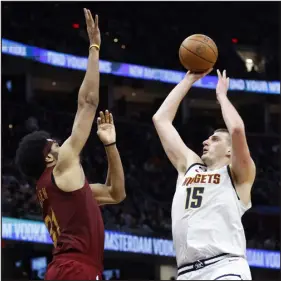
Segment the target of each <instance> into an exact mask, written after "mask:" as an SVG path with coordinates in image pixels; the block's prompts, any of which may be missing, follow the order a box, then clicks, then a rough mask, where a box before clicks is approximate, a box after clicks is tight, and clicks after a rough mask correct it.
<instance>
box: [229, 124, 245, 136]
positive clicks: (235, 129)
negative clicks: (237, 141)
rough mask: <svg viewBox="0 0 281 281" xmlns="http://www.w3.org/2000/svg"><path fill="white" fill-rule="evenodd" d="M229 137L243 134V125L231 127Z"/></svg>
mask: <svg viewBox="0 0 281 281" xmlns="http://www.w3.org/2000/svg"><path fill="white" fill-rule="evenodd" d="M230 134H231V136H238V135H243V134H245V126H244V124H243V123H238V124H235V126H233V128H232V129H231V131H230Z"/></svg>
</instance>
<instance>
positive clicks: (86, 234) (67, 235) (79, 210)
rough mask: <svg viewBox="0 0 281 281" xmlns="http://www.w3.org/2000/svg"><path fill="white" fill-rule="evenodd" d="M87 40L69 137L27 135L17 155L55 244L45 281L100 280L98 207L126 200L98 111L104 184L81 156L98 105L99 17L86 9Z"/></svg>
mask: <svg viewBox="0 0 281 281" xmlns="http://www.w3.org/2000/svg"><path fill="white" fill-rule="evenodd" d="M84 13H85V18H86V23H87V31H88V35H89V39H90V48H89V58H88V66H87V71H86V75H85V78H84V81H83V83H82V85H81V87H80V90H79V94H78V109H77V113H76V116H75V120H74V124H73V128H72V132H71V135H70V137H69V138H68V139H67V140H66V141H65V142H64V143H63V144H62V146H61V147H59V145H58V143H57V142H56V141H54V140H53V139H51V138H50V136H49V134H48V133H46V132H44V131H37V132H33V133H31V134H29V135H27V136H25V137H24V138H23V139H22V141H21V143H20V145H19V148H18V150H17V154H16V163H17V165H18V166H19V168H20V170H21V172H22V173H23V174H24V175H26V176H27V177H30V178H32V179H34V180H36V182H37V187H36V193H37V197H38V201H39V203H40V205H41V207H42V210H43V219H44V222H45V224H46V227H47V228H48V231H49V233H50V236H51V238H52V240H53V243H54V250H53V260H52V262H51V263H50V264H49V266H48V269H47V272H46V276H45V279H46V280H101V274H102V271H103V251H104V224H103V220H102V216H101V212H100V209H99V205H104V204H115V203H119V202H121V201H122V200H123V199H124V198H125V189H124V172H123V167H122V163H121V159H120V156H119V153H118V150H117V148H116V134H115V127H114V124H113V118H112V115H111V114H110V113H109V112H108V111H106V112H105V114H104V113H103V112H100V117H99V118H98V136H99V138H100V140H101V141H102V142H103V144H104V146H105V150H106V154H107V158H108V176H107V181H106V184H89V183H88V181H87V179H86V178H85V175H84V171H83V168H82V166H81V164H80V159H79V155H80V153H81V150H82V149H83V147H84V145H85V143H86V141H87V139H88V137H89V135H90V131H91V128H92V124H93V121H94V117H95V114H96V109H97V107H98V103H99V48H100V43H101V39H100V31H99V27H98V17H97V16H96V17H95V21H94V20H93V18H92V15H91V12H90V11H89V10H87V9H84Z"/></svg>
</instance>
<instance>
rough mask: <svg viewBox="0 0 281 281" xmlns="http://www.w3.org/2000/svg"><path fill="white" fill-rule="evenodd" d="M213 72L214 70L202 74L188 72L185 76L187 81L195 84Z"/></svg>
mask: <svg viewBox="0 0 281 281" xmlns="http://www.w3.org/2000/svg"><path fill="white" fill-rule="evenodd" d="M212 70H213V68H210V69H208V70H207V71H205V72H202V73H195V72H191V71H188V72H187V73H186V75H185V79H187V80H188V81H189V82H190V83H192V84H193V83H195V82H196V81H198V80H199V79H201V78H203V77H205V76H206V75H208V74H209V73H210V72H211V71H212Z"/></svg>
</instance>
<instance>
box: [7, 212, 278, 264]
mask: <svg viewBox="0 0 281 281" xmlns="http://www.w3.org/2000/svg"><path fill="white" fill-rule="evenodd" d="M2 238H3V239H7V240H15V241H25V242H33V243H42V244H52V240H51V238H50V236H49V233H48V231H47V228H46V227H45V224H44V223H43V222H40V221H32V220H24V219H15V218H9V217H3V218H2ZM105 250H106V251H115V252H127V253H135V254H146V255H154V256H162V257H175V252H174V248H173V242H172V240H165V239H160V238H154V237H147V236H139V235H131V234H129V233H122V232H117V231H108V230H106V231H105ZM247 259H248V262H249V264H250V266H252V267H259V268H268V269H280V252H278V251H266V250H257V249H247Z"/></svg>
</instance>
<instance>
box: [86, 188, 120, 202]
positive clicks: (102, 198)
mask: <svg viewBox="0 0 281 281" xmlns="http://www.w3.org/2000/svg"><path fill="white" fill-rule="evenodd" d="M90 188H91V190H92V194H93V196H94V198H95V199H96V201H97V203H98V205H106V204H117V203H119V202H117V201H116V200H115V199H114V198H112V196H111V186H108V185H105V184H101V183H94V184H90Z"/></svg>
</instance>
